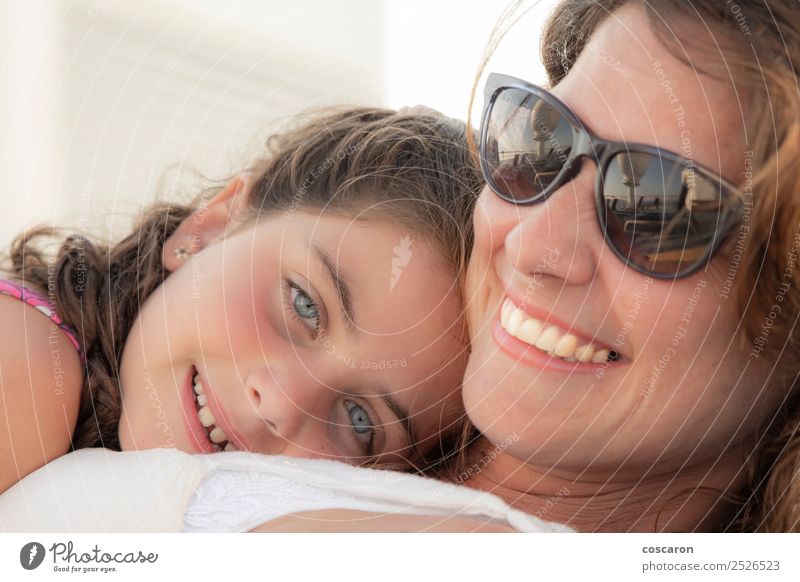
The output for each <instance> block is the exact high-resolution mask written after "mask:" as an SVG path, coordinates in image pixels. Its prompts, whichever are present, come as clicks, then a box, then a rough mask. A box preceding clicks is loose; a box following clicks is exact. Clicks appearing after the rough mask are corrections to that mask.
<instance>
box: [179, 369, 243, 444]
mask: <svg viewBox="0 0 800 582" xmlns="http://www.w3.org/2000/svg"><path fill="white" fill-rule="evenodd" d="M193 370H194V373H195V374H197V375H198V377H199V379H200V383H201V384H202V385H203V394H205V395H206V399H207V402H206V406H208V407H209V408H210V409H211V414H213V415H214V420H215V421H216V422H215V425H216V426H218V427H219V428H221V429H222V430H223V432H224V433H225V436H226V437H228V442H229V443H233V446H234V447H236V448H237V449H238V450H240V451H249V450H250V447H248V446H247V445H246V444H245V442H244V440H243V439H242V437H241V436H240V435H239V433H237V432H236V431H235V430H234V429H233V427H232V426H231V423H230V421H229V420H228V417H227V415H226V414H225V411H224V410H223V409H222V405H221V404H220V402H219V400H217V397H216V395H215V394H214V391H213V390H212V388H211V385H210V384H209V382H208V381H206V378H205V376H203V374H202V373H201V372H200V370H198V369H197V368H193ZM191 382H192V380H191V378H190V379H189V383H190V384H191ZM190 389H191V390H192V394H194V388H193V387H191V386H190ZM195 416H197V414H195ZM197 424H200V420H199V419H198V420H197ZM200 426H202V425H200ZM204 434H205V433H204ZM206 440H208V439H207V438H206ZM212 448H213V447H212Z"/></svg>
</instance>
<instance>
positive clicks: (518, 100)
mask: <svg viewBox="0 0 800 582" xmlns="http://www.w3.org/2000/svg"><path fill="white" fill-rule="evenodd" d="M484 132H486V133H485V135H483V136H481V138H482V139H481V144H483V149H482V151H481V155H482V156H483V158H484V160H485V167H484V173H485V174H488V175H485V176H484V178H485V179H486V182H487V183H488V184H489V185H490V186H491V187H492V189H493V190H494V191H495V192H497V193H498V194H500V195H501V196H503V197H504V198H506V199H508V200H511V201H520V202H529V201H532V200H535V199H536V198H537V197H539V196H540V195H541V194H542V193H544V192H545V191H546V190H547V189H548V187H549V186H550V185H551V184H552V183H553V182H554V181H555V179H556V177H557V176H558V175H559V173H560V172H561V171H562V169H563V168H564V165H565V163H566V161H567V158H568V157H569V153H570V151H571V149H572V140H573V133H572V127H571V125H570V123H569V121H568V120H567V119H566V118H564V117H563V116H562V115H561V113H560V112H559V111H558V109H556V108H555V107H553V106H552V105H550V104H548V103H547V102H546V101H543V100H541V99H540V98H538V97H536V96H535V95H532V94H531V93H530V92H528V91H524V90H521V89H514V88H506V89H503V90H502V91H501V92H500V93H499V94H498V95H497V96H496V97H495V101H494V104H493V105H492V108H491V110H490V112H489V119H488V123H486V124H485V125H484Z"/></svg>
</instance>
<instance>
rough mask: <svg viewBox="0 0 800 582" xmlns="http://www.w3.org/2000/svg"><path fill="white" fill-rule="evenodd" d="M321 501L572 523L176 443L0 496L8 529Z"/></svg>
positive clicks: (289, 509)
mask: <svg viewBox="0 0 800 582" xmlns="http://www.w3.org/2000/svg"><path fill="white" fill-rule="evenodd" d="M320 509H353V510H359V511H370V512H377V513H384V514H386V513H400V514H417V515H442V516H462V517H476V518H481V519H485V520H491V521H493V522H495V523H498V524H502V525H507V526H510V527H512V528H514V529H517V530H519V531H526V532H554V531H572V530H571V529H570V528H568V527H566V526H563V525H560V524H554V523H549V522H545V521H543V520H541V519H538V518H536V517H533V516H531V515H528V514H525V513H523V512H521V511H517V510H515V509H512V508H511V507H510V506H508V505H507V504H506V503H505V502H503V501H502V500H501V499H500V498H499V497H496V496H495V495H492V494H490V493H486V492H482V491H477V490H475V489H471V488H469V487H465V486H458V485H453V484H451V483H444V482H441V481H436V480H434V479H429V478H425V477H419V476H417V475H410V474H407V473H399V472H395V471H384V470H377V469H365V468H359V467H351V466H349V465H345V464H343V463H338V462H335V461H327V460H322V459H297V458H291V457H282V456H265V455H258V454H253V453H244V452H238V453H218V454H213V455H189V454H186V453H183V452H180V451H177V450H174V449H153V450H148V451H131V452H124V453H119V452H112V451H108V450H105V449H82V450H80V451H77V452H75V453H70V454H68V455H65V456H63V457H61V458H59V459H56V460H55V461H53V462H51V463H49V464H48V465H46V466H44V467H42V468H41V469H39V470H38V471H36V472H35V473H33V474H31V475H29V476H28V477H26V478H25V479H23V480H22V481H21V482H20V483H17V484H16V485H15V486H14V487H12V488H11V489H9V490H8V491H7V492H5V493H4V494H3V495H0V531H6V532H10V531H14V532H19V531H29V532H30V531H35V532H41V531H69V532H92V531H101V532H176V531H190V532H241V531H248V530H250V529H253V528H254V527H256V526H258V525H260V524H262V523H265V522H267V521H270V520H272V519H275V518H277V517H281V516H284V515H288V514H292V513H297V512H302V511H311V510H320Z"/></svg>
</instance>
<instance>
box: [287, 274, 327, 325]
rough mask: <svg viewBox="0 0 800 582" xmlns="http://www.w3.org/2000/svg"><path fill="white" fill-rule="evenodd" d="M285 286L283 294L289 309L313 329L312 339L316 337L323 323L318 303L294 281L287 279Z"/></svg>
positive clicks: (297, 319)
mask: <svg viewBox="0 0 800 582" xmlns="http://www.w3.org/2000/svg"><path fill="white" fill-rule="evenodd" d="M284 286H285V288H286V289H285V290H284V292H283V293H282V295H283V297H284V303H285V305H286V308H287V311H289V313H290V314H291V315H292V317H293V318H294V319H295V320H296V321H299V322H300V323H302V324H303V325H304V326H305V327H306V328H308V329H309V330H310V331H311V333H312V339H316V337H317V334H318V333H319V331H320V329H322V324H323V322H322V315H321V314H320V311H319V307H318V305H317V303H316V302H315V301H314V300H313V299H312V298H311V296H310V295H309V294H308V293H306V291H305V290H304V289H303V288H302V287H300V286H299V285H298V284H297V283H295V282H294V281H290V280H288V279H285V280H284Z"/></svg>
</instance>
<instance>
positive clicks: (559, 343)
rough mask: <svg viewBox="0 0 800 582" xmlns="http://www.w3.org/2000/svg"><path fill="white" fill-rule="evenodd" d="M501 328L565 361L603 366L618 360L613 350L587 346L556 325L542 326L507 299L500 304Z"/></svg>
mask: <svg viewBox="0 0 800 582" xmlns="http://www.w3.org/2000/svg"><path fill="white" fill-rule="evenodd" d="M500 325H502V327H503V329H504V330H506V331H507V332H508V333H509V334H510V335H513V336H514V337H515V338H517V339H518V340H521V341H523V342H525V343H526V344H529V345H531V346H533V347H535V348H537V349H539V350H541V351H543V352H545V353H546V354H547V355H549V356H555V357H558V358H561V359H563V360H564V361H566V362H570V363H573V362H580V363H582V364H587V363H589V362H592V363H594V364H602V363H603V362H606V361H613V360H616V359H617V354H616V352H614V351H613V350H607V349H604V348H601V347H600V346H597V345H595V344H592V343H587V342H586V341H584V340H581V339H580V338H578V336H576V335H573V334H571V333H568V332H567V331H566V330H563V329H561V328H560V327H558V326H556V325H551V324H545V323H544V322H543V321H541V320H539V319H536V318H535V317H529V316H527V315H525V312H524V311H522V310H521V309H517V307H516V306H515V305H514V304H513V303H512V302H511V300H510V299H506V300H505V301H504V302H503V307H502V310H501V312H500Z"/></svg>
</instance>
